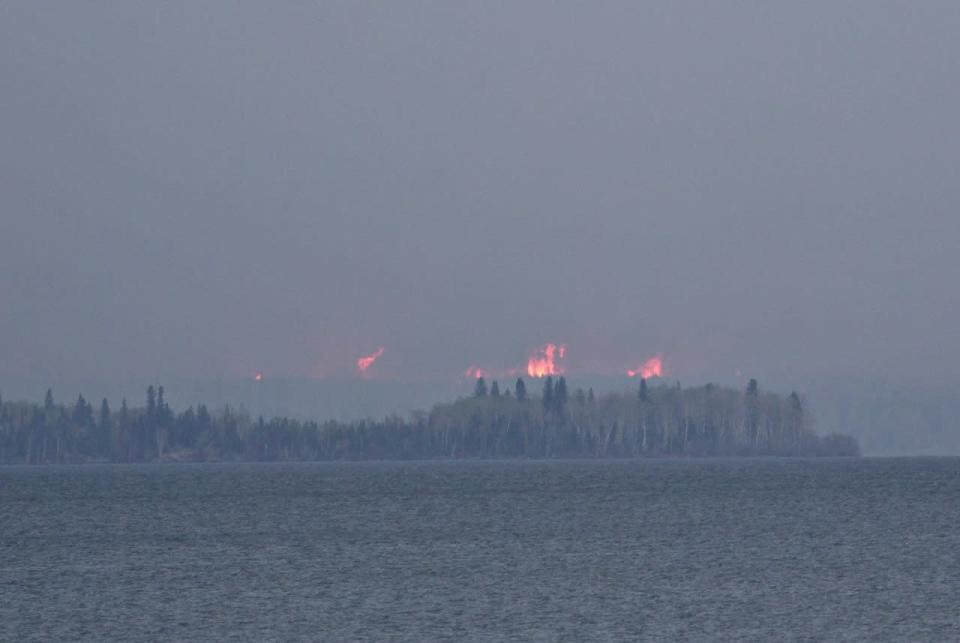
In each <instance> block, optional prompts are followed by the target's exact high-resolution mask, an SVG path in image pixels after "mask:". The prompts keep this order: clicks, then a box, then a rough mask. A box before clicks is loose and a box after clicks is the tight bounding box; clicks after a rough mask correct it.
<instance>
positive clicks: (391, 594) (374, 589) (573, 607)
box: [0, 458, 960, 641]
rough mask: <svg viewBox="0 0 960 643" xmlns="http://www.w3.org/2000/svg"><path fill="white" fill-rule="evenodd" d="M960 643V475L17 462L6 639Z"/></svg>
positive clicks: (943, 465)
mask: <svg viewBox="0 0 960 643" xmlns="http://www.w3.org/2000/svg"><path fill="white" fill-rule="evenodd" d="M77 639H86V640H90V639H114V640H117V639H122V640H198V641H214V640H216V641H221V640H324V641H340V640H373V641H385V640H409V641H425V640H456V641H461V640H479V641H484V640H494V641H495V640H533V641H554V640H592V641H604V640H611V641H613V640H623V639H631V640H636V639H646V640H655V641H667V640H695V641H700V640H702V641H717V640H724V641H732V640H747V641H769V640H826V641H841V640H844V641H861V640H862V641H949V640H960V459H958V458H913V459H911V458H903V459H869V458H867V459H819V460H813V459H810V460H789V459H787V460H782V459H747V460H676V461H657V460H641V461H505V462H479V461H478V462H473V461H466V462H390V463H324V464H183V465H173V464H170V465H130V466H123V465H117V466H107V465H103V466H100V465H86V466H76V467H74V466H37V467H20V466H16V467H2V468H0V640H5V641H7V640H9V641H27V640H77Z"/></svg>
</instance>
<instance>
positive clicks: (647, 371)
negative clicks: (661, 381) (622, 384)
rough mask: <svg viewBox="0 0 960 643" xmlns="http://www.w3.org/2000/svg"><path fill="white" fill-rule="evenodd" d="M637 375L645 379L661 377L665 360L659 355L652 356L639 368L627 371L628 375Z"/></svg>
mask: <svg viewBox="0 0 960 643" xmlns="http://www.w3.org/2000/svg"><path fill="white" fill-rule="evenodd" d="M637 375H639V376H640V377H642V378H643V379H647V378H648V377H660V376H661V375H663V360H662V359H660V358H659V357H651V358H650V359H648V360H647V361H645V362H644V363H643V364H641V365H640V366H639V367H637V370H635V371H631V370H628V371H627V377H636V376H637Z"/></svg>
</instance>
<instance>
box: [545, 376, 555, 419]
mask: <svg viewBox="0 0 960 643" xmlns="http://www.w3.org/2000/svg"><path fill="white" fill-rule="evenodd" d="M542 402H543V408H545V409H547V410H548V411H549V410H550V409H552V408H553V378H552V377H550V376H549V375H547V379H546V381H545V382H544V383H543V399H542Z"/></svg>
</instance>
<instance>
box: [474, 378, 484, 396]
mask: <svg viewBox="0 0 960 643" xmlns="http://www.w3.org/2000/svg"><path fill="white" fill-rule="evenodd" d="M473 396H474V397H486V396H487V382H486V381H485V380H484V379H483V378H482V377H478V378H477V385H476V386H475V387H474V388H473Z"/></svg>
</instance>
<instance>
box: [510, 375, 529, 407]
mask: <svg viewBox="0 0 960 643" xmlns="http://www.w3.org/2000/svg"><path fill="white" fill-rule="evenodd" d="M513 388H514V390H515V391H516V393H517V399H518V400H520V401H521V402H523V401H524V400H525V399H527V385H526V384H524V383H523V378H522V377H518V378H517V383H516V385H515V386H514V387H513Z"/></svg>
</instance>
